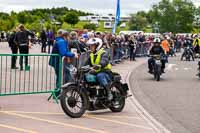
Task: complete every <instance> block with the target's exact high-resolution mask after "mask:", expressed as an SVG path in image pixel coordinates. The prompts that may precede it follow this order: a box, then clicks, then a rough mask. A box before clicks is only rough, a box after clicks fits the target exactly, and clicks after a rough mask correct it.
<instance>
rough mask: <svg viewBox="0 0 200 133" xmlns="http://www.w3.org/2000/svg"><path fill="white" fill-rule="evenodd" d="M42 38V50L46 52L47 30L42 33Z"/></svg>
mask: <svg viewBox="0 0 200 133" xmlns="http://www.w3.org/2000/svg"><path fill="white" fill-rule="evenodd" d="M40 38H41V42H42V49H41V52H42V53H46V44H47V36H46V32H45V30H42V32H41V33H40Z"/></svg>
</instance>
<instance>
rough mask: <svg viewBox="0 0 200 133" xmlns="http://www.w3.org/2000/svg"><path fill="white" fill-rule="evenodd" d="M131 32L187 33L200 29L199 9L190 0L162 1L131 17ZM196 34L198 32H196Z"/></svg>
mask: <svg viewBox="0 0 200 133" xmlns="http://www.w3.org/2000/svg"><path fill="white" fill-rule="evenodd" d="M129 26H130V29H131V30H145V29H146V28H148V27H149V28H151V29H152V30H153V31H152V32H173V33H189V32H195V30H197V29H199V28H200V7H196V6H195V5H194V3H193V2H192V1H191V0H162V1H160V2H159V3H157V4H155V5H153V6H152V8H151V9H150V10H149V11H148V12H145V11H139V12H137V13H136V14H132V15H131V20H130V22H129ZM196 32H198V31H196Z"/></svg>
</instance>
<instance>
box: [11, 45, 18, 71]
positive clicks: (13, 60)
mask: <svg viewBox="0 0 200 133" xmlns="http://www.w3.org/2000/svg"><path fill="white" fill-rule="evenodd" d="M11 51H12V54H17V53H18V47H17V46H12V47H11ZM16 61H17V56H12V57H11V68H14V67H16Z"/></svg>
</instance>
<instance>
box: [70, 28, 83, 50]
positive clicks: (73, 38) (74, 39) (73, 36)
mask: <svg viewBox="0 0 200 133" xmlns="http://www.w3.org/2000/svg"><path fill="white" fill-rule="evenodd" d="M72 48H75V49H77V52H78V53H79V54H81V49H80V43H79V41H78V34H77V32H75V31H72V32H70V40H69V49H70V50H71V49H72Z"/></svg>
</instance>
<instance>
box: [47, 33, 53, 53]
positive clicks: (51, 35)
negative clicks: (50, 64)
mask: <svg viewBox="0 0 200 133" xmlns="http://www.w3.org/2000/svg"><path fill="white" fill-rule="evenodd" d="M47 38H48V54H50V51H51V46H53V43H54V33H53V31H51V30H49V32H48V33H47Z"/></svg>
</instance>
